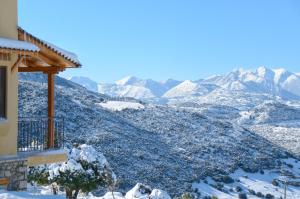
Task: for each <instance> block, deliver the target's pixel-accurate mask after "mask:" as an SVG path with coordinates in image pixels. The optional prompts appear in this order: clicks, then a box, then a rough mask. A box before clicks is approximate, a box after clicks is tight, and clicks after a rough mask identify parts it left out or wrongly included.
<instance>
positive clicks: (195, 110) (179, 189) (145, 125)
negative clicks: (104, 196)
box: [19, 69, 300, 199]
mask: <svg viewBox="0 0 300 199" xmlns="http://www.w3.org/2000/svg"><path fill="white" fill-rule="evenodd" d="M259 71H261V69H260V70H258V71H257V72H259ZM270 71H271V70H270ZM272 71H273V70H272ZM273 72H274V71H273ZM254 73H256V72H254ZM274 73H275V72H274ZM233 74H245V72H241V71H235V72H232V73H231V76H230V75H225V76H216V77H213V78H208V79H206V80H200V81H185V83H184V84H183V82H180V83H179V84H178V83H176V84H177V86H171V87H173V88H171V89H168V91H166V92H165V93H169V94H170V93H171V91H172V90H173V89H174V88H176V87H177V88H178V86H179V85H181V86H182V85H184V86H183V88H193V89H191V90H196V91H197V89H196V88H198V86H199V85H200V86H203V87H204V86H205V88H206V89H207V90H208V91H206V92H209V94H204V96H206V100H207V103H205V101H204V97H202V96H201V95H203V94H201V93H200V94H198V92H194V93H193V92H190V91H189V92H187V91H188V89H185V90H183V91H184V92H187V93H189V95H191V96H195V97H194V100H196V101H191V100H190V101H186V102H181V103H178V104H177V106H175V105H174V104H172V105H161V104H153V103H147V102H143V101H142V100H136V99H130V98H119V97H112V96H108V95H103V94H100V93H97V92H92V91H89V90H88V89H86V88H84V87H83V86H80V85H79V84H76V83H74V82H71V81H69V80H66V79H64V78H60V77H56V79H55V83H56V92H55V102H56V103H55V106H56V116H57V117H63V118H64V119H65V120H64V121H65V141H66V145H67V146H70V145H72V144H74V143H79V144H81V143H82V144H83V143H86V144H89V145H92V146H94V147H95V148H96V149H97V150H98V151H100V152H102V153H103V154H104V155H105V157H107V160H108V161H109V162H110V164H111V166H112V168H113V170H114V172H115V173H116V175H117V177H118V187H117V190H118V191H125V190H128V189H129V188H131V187H132V186H134V185H135V184H136V183H138V182H141V183H144V184H147V185H150V186H151V187H153V188H161V189H164V190H166V191H168V192H169V193H170V194H171V196H172V197H175V196H180V195H181V194H183V193H185V192H192V193H194V192H197V190H196V189H193V185H194V184H195V183H196V182H200V181H201V182H202V183H204V182H205V179H208V180H209V179H212V178H213V179H216V180H217V181H216V182H215V183H213V182H211V180H209V181H208V184H202V185H203V186H205V187H207V186H209V187H211V188H213V187H216V188H217V189H218V190H216V192H214V193H213V194H210V195H217V196H218V197H219V196H221V194H225V193H226V194H227V193H228V194H230V197H219V198H234V199H236V198H238V194H239V193H238V192H234V193H233V192H232V191H231V190H232V189H233V188H234V187H235V186H241V187H242V189H243V191H244V192H245V193H249V192H250V190H249V189H250V188H249V187H247V186H245V184H243V183H239V181H238V180H237V179H235V181H236V182H235V183H236V184H231V185H232V188H229V187H228V188H227V187H226V186H225V184H224V183H223V182H221V181H219V180H220V179H226V178H227V179H228V175H232V174H233V173H234V172H236V171H239V170H243V171H244V172H243V174H242V176H249V177H251V176H250V175H257V173H263V172H265V171H268V170H271V171H272V173H274V172H276V173H277V174H278V175H280V172H279V170H280V169H281V168H282V165H283V164H285V163H284V162H286V161H287V159H286V158H292V157H294V158H296V159H298V160H299V157H300V138H299V137H300V136H299V135H300V125H299V124H300V122H299V121H300V108H299V107H300V103H299V102H298V103H297V102H296V101H295V102H292V101H290V102H288V101H283V100H282V101H283V102H282V103H281V102H280V100H277V97H276V98H274V97H273V100H272V98H271V96H272V95H271V94H269V93H270V92H269V93H266V92H262V93H263V94H261V93H257V94H255V92H254V91H252V92H250V91H247V92H246V91H244V90H245V87H243V90H237V91H236V90H234V89H228V91H227V92H223V91H225V90H226V89H225V88H222V86H225V84H224V85H221V84H222V81H223V83H225V81H228V82H229V81H232V82H233V80H235V79H237V75H233ZM260 74H261V73H260ZM271 74H272V73H271ZM244 76H245V75H244ZM261 76H263V77H265V75H262V74H261ZM229 77H232V78H229ZM19 79H20V84H19V99H20V100H19V116H20V117H22V116H23V117H24V116H26V117H36V116H38V117H42V116H47V86H46V84H45V83H46V82H47V76H45V75H44V74H30V73H25V74H20V76H19ZM130 79H132V78H130ZM238 79H242V78H241V77H238ZM264 79H267V78H264ZM279 79H280V78H279ZM283 79H285V78H281V79H280V82H282V81H283V82H285V81H284V80H283ZM287 79H288V78H287ZM128 80H129V79H127V80H125V81H119V82H117V83H116V85H124V84H129V85H132V84H133V82H128ZM236 81H237V80H236ZM127 82H128V83H127ZM169 82H173V80H172V81H169ZM201 82H202V83H201ZM203 82H205V84H204V83H203ZM211 82H214V83H211ZM217 82H219V85H217ZM245 82H246V81H245ZM257 82H258V83H257V84H259V83H261V85H265V87H266V88H269V87H268V86H269V85H268V86H266V83H265V81H261V80H259V81H258V80H257ZM165 83H166V82H165ZM144 84H145V82H144ZM160 84H164V82H162V83H160ZM194 84H197V86H196V87H193V86H190V85H194ZM243 84H244V83H243ZM156 85H157V84H156ZM185 85H186V86H185ZM211 85H213V86H211ZM244 85H247V84H244ZM274 85H275V83H274ZM166 87H167V86H166ZM270 87H271V86H270ZM179 88H180V87H179ZM221 88H222V89H221ZM230 88H232V87H230ZM239 88H241V87H239ZM248 88H249V89H250V88H255V87H254V86H252V85H251V86H249V87H248ZM166 90H167V89H166ZM178 90H180V91H181V89H178ZM203 90H204V89H203ZM209 90H212V91H209ZM200 91H201V90H200ZM203 92H204V91H203ZM276 92H277V91H276ZM165 93H164V94H163V95H165ZM175 93H176V92H175ZM274 93H275V91H274ZM171 94H172V93H171ZM232 95H233V96H232ZM183 97H185V96H183ZM201 97H202V98H201ZM213 97H214V98H213ZM278 98H280V97H278ZM190 99H193V97H191V98H190ZM199 99H202V101H201V103H199ZM216 99H218V100H216ZM197 100H198V101H197ZM256 100H257V101H256ZM224 102H227V103H229V102H231V104H230V105H222V103H224ZM240 104H248V105H249V106H247V108H243V106H240ZM298 160H297V161H298ZM293 163H294V164H295V170H296V169H298V168H299V166H300V165H299V163H296V162H294V161H293ZM297 171H298V170H297ZM265 176H266V175H265ZM265 176H263V177H265ZM235 178H236V177H235ZM251 178H252V177H251ZM245 179H246V177H245ZM245 179H243V180H245ZM251 180H252V181H253V183H256V184H257V183H260V182H261V181H260V180H259V179H257V178H256V177H255V178H254V179H251ZM273 180H276V179H275V177H272V178H270V179H269V180H268V183H269V185H268V186H270V187H271V188H272V189H269V188H266V190H264V191H262V190H261V189H259V188H260V187H263V186H257V187H256V188H252V187H251V189H254V190H255V191H256V192H258V191H259V192H262V193H263V194H267V193H274V192H276V193H277V194H278V195H279V194H280V191H282V186H281V187H272V186H273V185H272V183H271V182H272V181H273ZM220 183H221V185H222V186H224V187H223V188H222V189H220V186H219V185H220ZM237 183H238V184H237ZM273 188H274V190H273ZM275 188H276V189H278V190H277V191H275ZM248 190H249V191H248ZM291 190H298V191H299V194H300V188H299V187H293V188H292V189H291ZM291 190H289V191H291ZM198 191H200V192H201V193H202V194H205V193H206V191H207V189H206V188H203V187H202V188H201V187H199V188H198ZM291 194H292V195H295V192H294V191H291ZM253 198H255V197H253Z"/></svg>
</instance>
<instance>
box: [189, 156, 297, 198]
mask: <svg viewBox="0 0 300 199" xmlns="http://www.w3.org/2000/svg"><path fill="white" fill-rule="evenodd" d="M283 165H285V168H284V169H286V170H288V171H289V172H291V173H292V174H293V175H294V176H296V177H297V176H299V174H300V172H299V169H300V168H299V166H300V163H299V162H298V161H297V160H295V159H292V158H289V159H285V160H284V164H283ZM287 165H288V166H287ZM229 176H230V177H231V178H232V179H234V182H233V183H229V184H225V183H222V186H223V187H222V186H221V187H222V188H221V189H218V188H217V186H216V185H217V184H220V183H217V182H216V181H214V180H213V179H212V178H210V177H209V178H207V179H206V181H201V182H199V183H194V184H193V189H195V190H198V192H200V193H201V195H202V196H217V197H218V198H219V199H237V198H239V196H238V195H239V193H246V194H247V197H248V198H249V199H258V198H259V197H258V196H257V193H259V192H260V193H262V194H263V195H266V194H272V195H273V196H274V197H275V198H280V197H282V198H283V194H284V185H283V183H281V182H280V181H278V179H282V178H283V176H281V174H280V170H275V169H274V170H265V171H264V173H260V172H259V173H246V172H245V171H243V170H241V169H238V170H237V171H235V172H234V173H232V174H230V175H229ZM274 179H275V180H276V182H278V183H279V184H278V186H275V185H274V184H273V183H272V182H273V181H274ZM289 180H290V181H293V182H299V180H297V179H289ZM219 187H220V186H219ZM237 187H240V188H241V191H237V190H236V188H237ZM249 190H253V191H254V192H255V193H256V195H254V194H251V193H250V192H249ZM287 198H290V199H299V198H300V187H299V186H298V187H296V186H292V185H289V186H288V187H287Z"/></svg>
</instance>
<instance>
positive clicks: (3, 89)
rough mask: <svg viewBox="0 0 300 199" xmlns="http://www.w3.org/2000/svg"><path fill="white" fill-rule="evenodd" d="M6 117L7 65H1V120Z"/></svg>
mask: <svg viewBox="0 0 300 199" xmlns="http://www.w3.org/2000/svg"><path fill="white" fill-rule="evenodd" d="M1 118H2V119H3V118H6V67H3V66H0V120H1Z"/></svg>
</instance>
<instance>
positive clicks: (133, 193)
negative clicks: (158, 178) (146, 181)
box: [125, 183, 171, 199]
mask: <svg viewBox="0 0 300 199" xmlns="http://www.w3.org/2000/svg"><path fill="white" fill-rule="evenodd" d="M149 198H150V199H171V197H170V196H169V194H168V193H167V192H165V191H163V190H160V189H153V190H152V189H151V188H150V187H149V186H146V185H143V184H141V183H137V184H136V185H135V186H134V187H133V188H132V189H131V190H130V191H128V192H127V193H126V195H125V199H149Z"/></svg>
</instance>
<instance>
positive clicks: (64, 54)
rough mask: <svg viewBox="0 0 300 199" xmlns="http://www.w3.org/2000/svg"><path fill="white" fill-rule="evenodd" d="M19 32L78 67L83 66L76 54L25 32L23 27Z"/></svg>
mask: <svg viewBox="0 0 300 199" xmlns="http://www.w3.org/2000/svg"><path fill="white" fill-rule="evenodd" d="M18 30H19V31H21V32H22V33H24V34H25V35H28V36H30V37H32V38H33V39H35V40H37V41H38V42H39V43H40V44H41V45H43V46H45V47H46V48H48V49H50V50H52V51H53V52H55V53H56V54H58V55H60V56H62V57H63V58H65V59H67V60H68V61H71V62H72V63H74V64H75V65H77V66H81V63H80V61H79V59H78V57H77V55H76V54H75V53H72V52H69V51H67V50H64V49H62V48H60V47H58V46H56V45H54V44H51V43H49V42H47V41H44V40H42V39H40V38H37V37H36V36H34V35H32V34H30V33H28V32H26V31H25V30H23V29H22V28H21V27H19V28H18Z"/></svg>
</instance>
